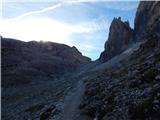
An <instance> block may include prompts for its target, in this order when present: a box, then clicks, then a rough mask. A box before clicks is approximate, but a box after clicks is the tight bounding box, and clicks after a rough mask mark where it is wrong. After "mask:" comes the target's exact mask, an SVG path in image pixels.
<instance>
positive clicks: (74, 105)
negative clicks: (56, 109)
mask: <svg viewBox="0 0 160 120" xmlns="http://www.w3.org/2000/svg"><path fill="white" fill-rule="evenodd" d="M84 91H85V85H84V83H83V81H82V80H79V81H78V83H77V86H76V88H75V89H74V90H73V92H71V93H70V94H69V95H68V96H66V98H65V101H64V108H63V111H62V116H61V117H60V118H59V119H58V120H91V118H88V117H86V116H82V115H80V110H79V105H80V102H81V100H82V95H83V94H84Z"/></svg>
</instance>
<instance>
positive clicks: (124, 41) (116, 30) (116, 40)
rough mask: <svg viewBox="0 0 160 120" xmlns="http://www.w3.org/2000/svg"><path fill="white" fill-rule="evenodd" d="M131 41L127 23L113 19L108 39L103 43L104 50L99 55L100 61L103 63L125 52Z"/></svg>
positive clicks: (119, 19) (130, 31)
mask: <svg viewBox="0 0 160 120" xmlns="http://www.w3.org/2000/svg"><path fill="white" fill-rule="evenodd" d="M131 40H132V29H131V28H130V26H129V22H128V21H127V22H123V21H121V18H120V17H119V18H114V19H113V21H112V23H111V26H110V29H109V38H108V40H107V42H106V43H105V50H104V51H103V52H102V53H101V55H100V58H99V59H100V61H102V62H104V61H107V60H109V59H111V58H112V57H114V56H116V55H118V54H120V53H121V52H123V51H124V50H126V49H127V48H128V46H129V44H130V43H131Z"/></svg>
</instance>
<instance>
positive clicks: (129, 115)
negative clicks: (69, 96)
mask: <svg viewBox="0 0 160 120" xmlns="http://www.w3.org/2000/svg"><path fill="white" fill-rule="evenodd" d="M158 44H159V39H157V38H155V37H153V36H152V37H150V38H148V40H147V42H145V43H144V44H142V45H141V46H140V48H139V49H138V50H137V51H135V52H134V53H133V54H132V55H131V56H130V57H128V58H127V59H125V60H123V61H121V63H120V64H119V65H118V66H114V67H112V68H110V69H106V70H104V71H103V72H102V73H99V75H96V76H95V77H93V78H89V79H88V80H86V82H85V84H86V90H85V94H84V96H83V100H82V102H81V105H80V109H81V113H82V114H85V115H89V116H91V117H93V118H95V117H96V116H97V117H98V119H99V120H101V119H102V120H113V119H119V120H130V119H134V120H135V119H155V120H158V119H159V117H160V51H159V45H158Z"/></svg>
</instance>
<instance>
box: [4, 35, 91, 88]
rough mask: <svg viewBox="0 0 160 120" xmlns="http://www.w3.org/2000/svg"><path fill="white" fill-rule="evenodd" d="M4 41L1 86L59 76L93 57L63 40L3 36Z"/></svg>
mask: <svg viewBox="0 0 160 120" xmlns="http://www.w3.org/2000/svg"><path fill="white" fill-rule="evenodd" d="M1 45H2V46H1V50H2V86H3V85H4V86H8V85H18V84H26V83H30V82H31V81H32V80H36V79H39V80H41V79H50V78H57V77H59V76H61V75H63V74H65V73H66V72H72V71H74V70H75V69H76V68H77V67H79V66H80V65H84V64H87V63H89V62H90V61H91V60H90V59H89V58H87V57H85V56H83V55H82V54H81V53H80V52H79V51H78V50H77V49H76V48H75V47H69V46H67V45H64V44H58V43H52V42H36V41H31V42H22V41H19V40H14V39H8V38H2V39H1Z"/></svg>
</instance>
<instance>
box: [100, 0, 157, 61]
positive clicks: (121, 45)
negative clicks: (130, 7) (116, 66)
mask: <svg viewBox="0 0 160 120" xmlns="http://www.w3.org/2000/svg"><path fill="white" fill-rule="evenodd" d="M150 36H157V37H159V38H160V2H158V1H155V2H153V1H149V2H147V1H142V2H140V4H139V6H138V8H137V12H136V17H135V21H134V30H132V29H131V28H130V27H129V25H128V23H126V22H122V21H121V20H120V19H114V20H113V21H112V24H111V26H110V31H109V38H108V40H107V42H106V43H105V50H104V51H103V52H102V53H101V55H100V58H99V60H100V61H102V62H106V61H107V60H109V59H111V58H112V57H114V56H116V55H118V54H120V53H122V52H123V51H124V50H126V49H127V47H128V45H129V43H130V42H139V41H144V40H145V38H147V37H150Z"/></svg>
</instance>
